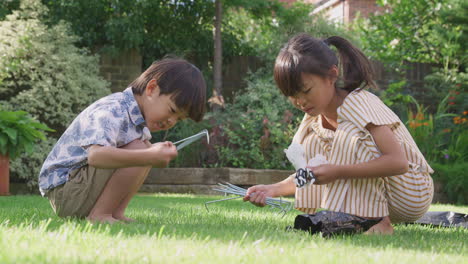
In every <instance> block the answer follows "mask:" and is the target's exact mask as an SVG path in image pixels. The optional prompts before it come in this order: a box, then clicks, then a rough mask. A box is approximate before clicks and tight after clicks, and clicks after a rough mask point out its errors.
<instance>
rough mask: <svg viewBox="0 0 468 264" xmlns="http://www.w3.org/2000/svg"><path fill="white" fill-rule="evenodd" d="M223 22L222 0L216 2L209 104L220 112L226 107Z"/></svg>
mask: <svg viewBox="0 0 468 264" xmlns="http://www.w3.org/2000/svg"><path fill="white" fill-rule="evenodd" d="M221 21H222V4H221V0H216V1H215V23H214V24H215V32H214V58H213V96H212V97H211V98H210V100H209V102H210V105H211V108H212V110H215V111H216V110H219V109H221V108H223V107H224V99H223V96H222V86H223V75H222V65H223V57H222V56H223V52H222V41H221Z"/></svg>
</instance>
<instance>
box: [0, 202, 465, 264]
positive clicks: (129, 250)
mask: <svg viewBox="0 0 468 264" xmlns="http://www.w3.org/2000/svg"><path fill="white" fill-rule="evenodd" d="M218 198H220V197H213V196H194V195H179V194H177V195H175V194H174V195H163V194H158V195H140V196H137V197H135V199H133V200H132V203H131V204H130V206H129V209H128V210H127V212H128V216H129V217H132V218H135V219H136V220H137V221H138V222H137V223H132V224H126V225H125V224H115V225H107V224H103V225H92V224H89V223H88V222H86V221H84V220H76V219H61V218H58V217H56V216H55V215H54V214H53V212H52V209H51V208H50V206H49V204H48V201H47V200H46V199H45V198H42V197H38V196H10V197H0V263H147V262H148V263H169V262H175V263H299V262H301V263H307V262H314V263H324V262H325V263H330V262H332V263H335V262H345V263H366V262H373V263H375V262H378V263H381V262H384V263H429V262H434V263H464V262H465V263H466V259H467V252H468V246H467V245H466V241H468V230H466V229H462V228H430V227H427V226H419V225H408V226H405V225H397V226H395V234H394V235H393V236H365V235H356V236H347V237H346V236H343V237H335V238H332V239H324V238H322V237H320V236H319V235H314V236H311V235H309V234H307V233H305V232H299V231H286V229H285V228H286V226H288V225H293V222H294V217H295V216H296V215H297V214H299V213H300V212H298V211H292V212H289V213H288V214H287V215H286V216H285V217H283V218H282V217H281V215H278V214H277V213H276V211H274V210H269V209H267V208H257V207H254V206H252V205H250V204H248V203H243V202H241V201H240V200H233V201H226V202H220V203H216V204H212V205H210V206H209V209H210V211H208V212H207V211H206V209H205V206H204V203H205V202H206V201H210V200H213V199H218ZM431 210H434V211H447V210H451V211H457V212H462V213H467V212H468V207H467V206H453V205H434V206H433V207H432V208H431Z"/></svg>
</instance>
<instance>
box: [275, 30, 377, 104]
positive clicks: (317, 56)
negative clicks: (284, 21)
mask: <svg viewBox="0 0 468 264" xmlns="http://www.w3.org/2000/svg"><path fill="white" fill-rule="evenodd" d="M329 45H333V46H335V47H336V49H337V50H338V53H339V60H338V58H337V56H336V54H335V52H334V51H333V50H332V49H331V48H330V47H329ZM333 65H335V66H337V67H338V69H339V70H340V72H341V73H342V74H341V76H340V77H339V78H340V79H341V84H338V83H339V82H337V83H336V84H335V87H336V88H341V89H344V90H346V91H348V92H351V91H353V90H355V89H357V88H359V87H361V85H363V84H364V85H365V86H367V85H369V86H375V83H374V81H373V80H372V75H373V72H372V65H371V63H370V61H369V60H368V59H367V57H366V56H365V55H364V54H363V53H362V52H361V51H360V50H359V49H358V48H356V47H354V46H353V45H352V44H351V43H350V42H349V41H347V40H346V39H344V38H342V37H338V36H332V37H329V38H327V39H325V40H321V39H317V38H314V37H312V36H310V35H308V34H305V33H302V34H298V35H296V36H294V37H293V38H291V39H290V40H289V41H288V43H286V45H285V46H284V47H283V48H282V49H281V51H280V52H279V54H278V56H277V57H276V62H275V68H274V77H275V81H276V84H277V85H278V87H279V89H280V90H281V92H282V93H283V94H284V95H285V96H294V95H295V94H296V93H298V92H300V91H301V90H302V88H303V87H302V86H303V84H302V81H301V80H302V78H301V74H302V73H308V74H316V75H319V76H321V77H331V76H330V69H331V67H332V66H333Z"/></svg>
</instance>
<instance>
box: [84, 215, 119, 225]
mask: <svg viewBox="0 0 468 264" xmlns="http://www.w3.org/2000/svg"><path fill="white" fill-rule="evenodd" d="M86 220H88V221H90V222H91V223H102V224H105V223H107V224H114V223H118V222H120V221H119V220H118V219H115V218H114V217H112V215H108V214H105V215H88V217H86Z"/></svg>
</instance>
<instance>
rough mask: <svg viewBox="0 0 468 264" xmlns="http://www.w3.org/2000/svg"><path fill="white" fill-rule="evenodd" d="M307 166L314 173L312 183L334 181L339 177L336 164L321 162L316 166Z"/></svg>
mask: <svg viewBox="0 0 468 264" xmlns="http://www.w3.org/2000/svg"><path fill="white" fill-rule="evenodd" d="M307 168H309V169H310V170H311V171H312V173H313V174H314V177H315V182H314V184H327V183H331V182H334V181H336V180H338V179H339V178H340V173H339V171H338V166H337V165H331V164H323V165H319V166H317V167H307Z"/></svg>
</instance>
